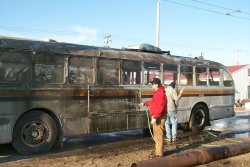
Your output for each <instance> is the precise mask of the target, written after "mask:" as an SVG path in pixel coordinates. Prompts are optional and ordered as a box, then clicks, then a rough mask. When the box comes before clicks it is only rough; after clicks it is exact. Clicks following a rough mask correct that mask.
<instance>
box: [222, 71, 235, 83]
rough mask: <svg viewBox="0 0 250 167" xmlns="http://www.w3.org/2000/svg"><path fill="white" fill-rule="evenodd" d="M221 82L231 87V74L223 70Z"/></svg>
mask: <svg viewBox="0 0 250 167" xmlns="http://www.w3.org/2000/svg"><path fill="white" fill-rule="evenodd" d="M223 76H224V77H223V84H224V86H225V87H231V86H233V78H232V76H231V75H230V74H229V73H228V72H226V71H223Z"/></svg>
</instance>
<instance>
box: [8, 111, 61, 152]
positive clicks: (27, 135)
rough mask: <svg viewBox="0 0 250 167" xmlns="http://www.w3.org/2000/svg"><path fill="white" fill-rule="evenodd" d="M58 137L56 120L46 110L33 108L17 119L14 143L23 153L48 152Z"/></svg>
mask: <svg viewBox="0 0 250 167" xmlns="http://www.w3.org/2000/svg"><path fill="white" fill-rule="evenodd" d="M56 138H57V127H56V124H55V122H54V120H53V119H52V118H51V117H50V116H49V115H48V114H46V113H44V112H41V111H37V110H33V111H30V112H28V113H26V114H24V115H23V116H21V117H20V119H19V120H18V121H17V123H16V125H15V127H14V130H13V141H12V144H13V146H14V148H15V149H16V150H17V151H18V152H19V153H21V154H26V155H30V154H40V153H44V152H47V151H48V150H49V149H50V148H51V147H52V146H53V145H54V143H55V141H56Z"/></svg>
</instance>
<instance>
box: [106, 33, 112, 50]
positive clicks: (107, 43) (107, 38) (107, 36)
mask: <svg viewBox="0 0 250 167" xmlns="http://www.w3.org/2000/svg"><path fill="white" fill-rule="evenodd" d="M110 42H112V40H111V35H110V34H108V35H105V36H104V47H105V48H109V43H110Z"/></svg>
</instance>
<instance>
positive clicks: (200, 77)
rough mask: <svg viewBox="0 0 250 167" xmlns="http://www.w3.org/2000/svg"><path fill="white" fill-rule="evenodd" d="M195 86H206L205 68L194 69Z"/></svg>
mask: <svg viewBox="0 0 250 167" xmlns="http://www.w3.org/2000/svg"><path fill="white" fill-rule="evenodd" d="M195 75H196V85H201V86H202V85H207V68H206V67H196V68H195Z"/></svg>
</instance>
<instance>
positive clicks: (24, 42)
mask: <svg viewBox="0 0 250 167" xmlns="http://www.w3.org/2000/svg"><path fill="white" fill-rule="evenodd" d="M144 46H146V47H151V48H153V50H151V51H147V50H145V48H142V47H143V46H135V45H133V48H132V49H128V48H122V49H115V48H104V47H97V46H88V45H79V44H72V43H64V42H56V41H54V40H50V41H38V40H32V39H24V38H15V37H6V36H0V49H17V50H26V51H32V52H34V53H37V52H50V53H58V54H72V55H79V56H81V55H85V56H86V55H87V56H98V57H109V58H119V59H127V60H138V61H152V62H162V63H171V64H189V65H196V66H210V67H220V68H224V69H227V68H226V67H225V66H224V65H222V64H220V63H218V62H214V61H210V60H201V59H198V58H190V57H184V56H175V55H170V54H169V53H170V52H164V51H161V50H160V48H157V47H153V46H152V45H148V44H144ZM140 47H141V48H140ZM154 50H155V52H154Z"/></svg>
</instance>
